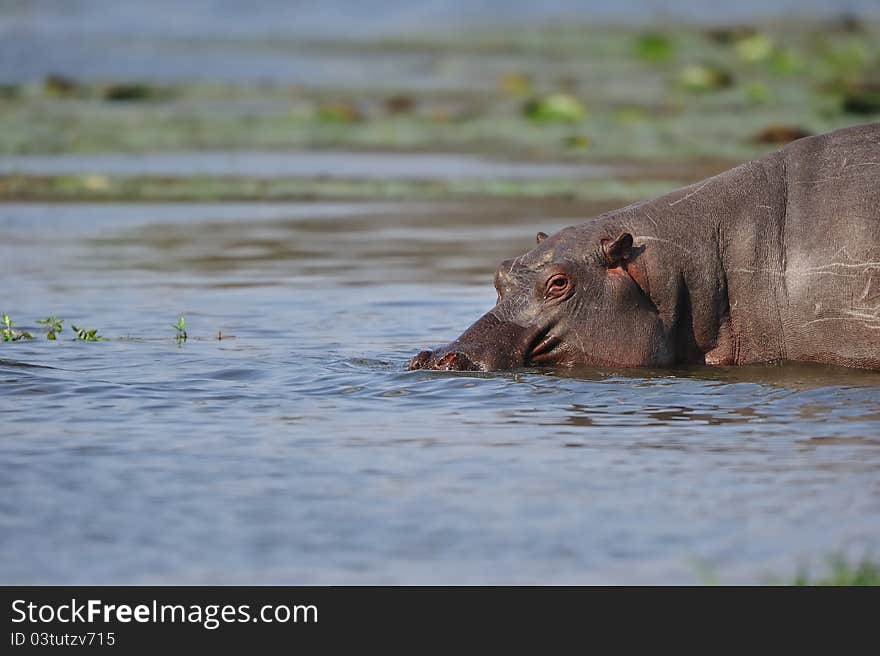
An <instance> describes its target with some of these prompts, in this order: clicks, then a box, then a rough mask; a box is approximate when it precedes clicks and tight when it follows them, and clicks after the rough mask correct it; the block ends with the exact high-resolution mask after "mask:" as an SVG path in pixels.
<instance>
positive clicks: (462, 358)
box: [434, 351, 478, 371]
mask: <svg viewBox="0 0 880 656" xmlns="http://www.w3.org/2000/svg"><path fill="white" fill-rule="evenodd" d="M477 368H478V367H477V366H476V365H475V364H474V363H473V362H472V361H471V359H470V358H469V357H468V356H466V355H465V354H464V353H459V352H457V351H453V352H452V353H447V354H446V355H444V356H443V357H442V358H440V359H439V360H437V362H435V363H434V369H442V370H445V371H474V370H476V369H477Z"/></svg>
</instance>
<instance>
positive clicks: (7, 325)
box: [0, 314, 34, 342]
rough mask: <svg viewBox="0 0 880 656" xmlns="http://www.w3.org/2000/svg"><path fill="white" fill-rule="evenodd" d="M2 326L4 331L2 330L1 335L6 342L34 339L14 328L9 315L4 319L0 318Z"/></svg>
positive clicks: (27, 333)
mask: <svg viewBox="0 0 880 656" xmlns="http://www.w3.org/2000/svg"><path fill="white" fill-rule="evenodd" d="M0 325H2V329H0V335H2V337H3V341H4V342H18V341H21V340H25V339H33V338H34V336H33V335H31V334H30V333H29V332H27V331H25V330H18V329H17V328H15V327H14V326H13V323H12V319H10V318H9V315H8V314H4V315H3V316H2V318H0Z"/></svg>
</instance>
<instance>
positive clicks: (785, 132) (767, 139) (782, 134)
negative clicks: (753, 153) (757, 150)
mask: <svg viewBox="0 0 880 656" xmlns="http://www.w3.org/2000/svg"><path fill="white" fill-rule="evenodd" d="M809 136H812V135H811V133H810V132H809V131H807V130H805V129H804V128H802V127H799V126H797V125H769V126H767V127H766V128H764V129H763V130H761V131H760V132H758V133H757V134H756V135H754V136H753V137H752V142H753V143H757V144H768V145H774V146H778V145H783V144H787V143H789V142H791V141H795V140H797V139H803V138H804V137H809Z"/></svg>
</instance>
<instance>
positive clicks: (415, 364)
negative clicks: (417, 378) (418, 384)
mask: <svg viewBox="0 0 880 656" xmlns="http://www.w3.org/2000/svg"><path fill="white" fill-rule="evenodd" d="M432 355H434V353H433V352H432V351H422V352H421V353H419V354H418V355H415V356H414V357H413V359H412V360H410V361H409V366H408V367H407V369H409V370H410V371H415V370H416V369H422V368H424V366H425V365H426V364H427V363H428V360H430V359H431V356H432Z"/></svg>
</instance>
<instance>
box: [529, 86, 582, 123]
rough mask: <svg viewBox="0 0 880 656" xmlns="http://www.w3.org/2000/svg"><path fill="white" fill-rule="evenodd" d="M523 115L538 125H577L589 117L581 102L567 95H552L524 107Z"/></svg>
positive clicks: (532, 101)
mask: <svg viewBox="0 0 880 656" xmlns="http://www.w3.org/2000/svg"><path fill="white" fill-rule="evenodd" d="M522 111H523V114H524V115H525V117H526V118H529V119H531V120H532V121H535V122H536V123H577V122H578V121H581V120H583V119H584V118H585V117H586V115H587V110H586V108H585V107H584V106H583V105H582V104H581V101H580V100H578V99H577V98H575V97H574V96H572V95H570V94H567V93H551V94H550V95H548V96H544V97H543V98H533V99H531V100H529V101H528V102H526V103H525V105H523V110H522Z"/></svg>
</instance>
